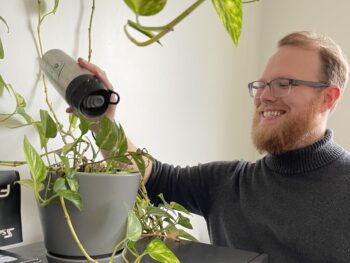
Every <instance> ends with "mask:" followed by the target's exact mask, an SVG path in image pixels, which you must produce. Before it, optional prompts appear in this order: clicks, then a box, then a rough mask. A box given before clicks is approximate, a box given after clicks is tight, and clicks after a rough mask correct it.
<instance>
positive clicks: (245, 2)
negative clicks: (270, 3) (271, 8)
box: [242, 0, 259, 4]
mask: <svg viewBox="0 0 350 263" xmlns="http://www.w3.org/2000/svg"><path fill="white" fill-rule="evenodd" d="M254 2H259V0H250V1H243V2H242V4H250V3H254Z"/></svg>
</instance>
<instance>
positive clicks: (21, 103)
mask: <svg viewBox="0 0 350 263" xmlns="http://www.w3.org/2000/svg"><path fill="white" fill-rule="evenodd" d="M15 95H16V104H17V107H20V108H25V107H26V106H27V103H26V101H25V99H24V98H23V97H22V95H21V94H19V93H17V92H15Z"/></svg>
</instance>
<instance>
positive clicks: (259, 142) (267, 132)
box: [252, 101, 319, 154]
mask: <svg viewBox="0 0 350 263" xmlns="http://www.w3.org/2000/svg"><path fill="white" fill-rule="evenodd" d="M318 105H319V104H318V103H317V102H316V101H315V102H314V103H312V104H311V105H310V108H309V110H308V111H307V112H305V114H298V115H297V116H289V117H288V118H286V119H285V120H283V122H282V123H281V124H280V125H278V126H276V127H274V128H272V127H267V128H266V127H261V126H260V125H259V122H260V117H261V116H259V112H258V111H257V110H256V111H255V113H254V118H253V124H252V139H253V143H254V145H255V147H256V148H257V150H258V151H259V152H260V153H264V152H268V153H271V154H280V153H282V152H286V151H289V150H293V149H296V148H297V147H298V145H303V144H302V142H303V141H307V140H308V138H310V137H313V134H314V133H315V129H316V127H317V109H318V107H317V106H318Z"/></svg>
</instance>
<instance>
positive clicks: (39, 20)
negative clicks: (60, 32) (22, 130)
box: [37, 0, 67, 144]
mask: <svg viewBox="0 0 350 263" xmlns="http://www.w3.org/2000/svg"><path fill="white" fill-rule="evenodd" d="M37 1H38V25H37V36H38V42H39V50H40V58H41V57H42V56H43V54H44V52H43V44H42V40H41V23H42V22H43V20H44V18H45V17H46V16H47V15H49V14H51V13H52V12H50V13H48V14H46V15H44V16H43V17H42V16H41V0H37ZM41 78H42V80H43V85H44V93H45V101H46V104H47V106H48V108H49V110H50V112H51V114H52V116H53V117H54V119H55V122H56V125H57V126H58V131H59V132H60V134H61V137H62V140H63V142H64V143H65V144H66V143H67V142H66V140H65V138H64V136H63V135H62V132H61V130H62V127H63V125H62V124H61V123H60V121H59V120H58V118H57V116H56V114H55V111H54V110H53V108H52V105H51V103H50V101H49V96H48V92H47V84H46V77H45V75H44V73H42V74H41Z"/></svg>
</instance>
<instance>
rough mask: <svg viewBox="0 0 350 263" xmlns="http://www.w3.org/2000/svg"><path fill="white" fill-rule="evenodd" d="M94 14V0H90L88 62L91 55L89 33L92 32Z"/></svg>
mask: <svg viewBox="0 0 350 263" xmlns="http://www.w3.org/2000/svg"><path fill="white" fill-rule="evenodd" d="M94 13H95V0H92V7H91V14H90V22H89V29H88V31H89V55H88V61H89V62H90V61H91V53H92V48H91V31H92V20H93V18H94Z"/></svg>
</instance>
